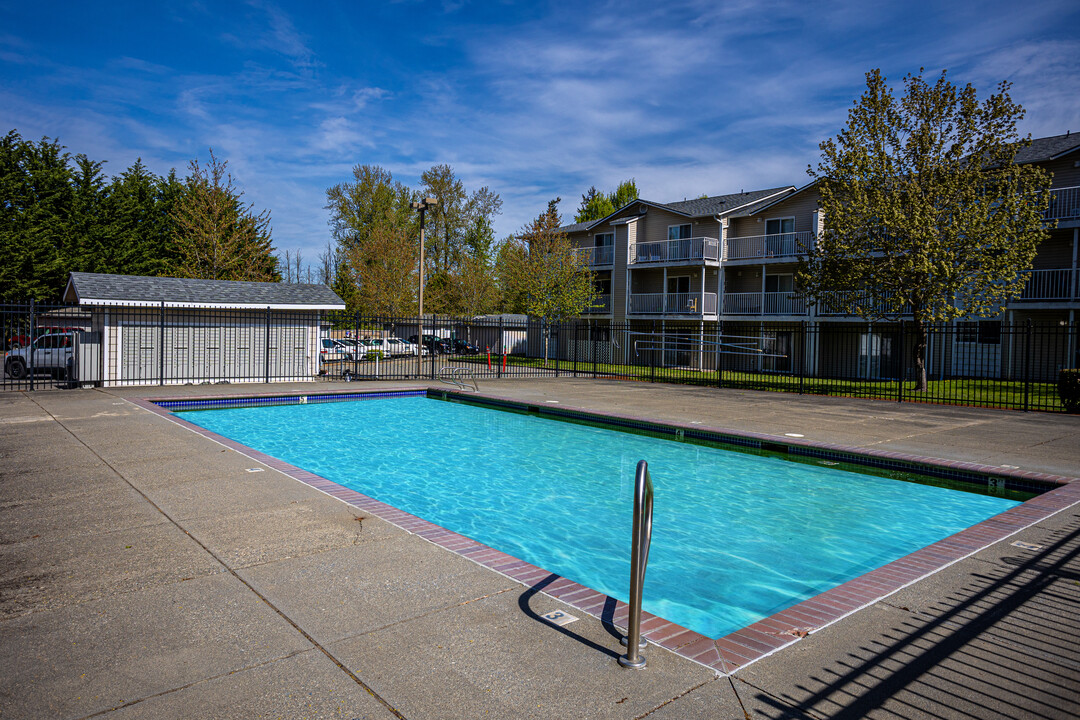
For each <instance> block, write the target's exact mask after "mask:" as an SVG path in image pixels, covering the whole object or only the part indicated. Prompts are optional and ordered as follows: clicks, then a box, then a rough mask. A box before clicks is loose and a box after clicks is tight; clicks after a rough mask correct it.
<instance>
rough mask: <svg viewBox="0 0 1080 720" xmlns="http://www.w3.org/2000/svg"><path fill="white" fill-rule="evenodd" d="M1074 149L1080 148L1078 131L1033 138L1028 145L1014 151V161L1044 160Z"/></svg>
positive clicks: (1031, 161)
mask: <svg viewBox="0 0 1080 720" xmlns="http://www.w3.org/2000/svg"><path fill="white" fill-rule="evenodd" d="M1075 150H1080V133H1077V134H1076V135H1073V134H1072V133H1068V134H1065V135H1052V136H1051V137H1044V138H1034V139H1032V141H1031V144H1030V145H1028V146H1027V147H1026V148H1023V149H1021V150H1020V152H1018V153H1016V162H1017V163H1033V162H1046V161H1047V160H1053V159H1054V158H1056V157H1058V156H1059V155H1064V154H1066V153H1069V152H1072V151H1075Z"/></svg>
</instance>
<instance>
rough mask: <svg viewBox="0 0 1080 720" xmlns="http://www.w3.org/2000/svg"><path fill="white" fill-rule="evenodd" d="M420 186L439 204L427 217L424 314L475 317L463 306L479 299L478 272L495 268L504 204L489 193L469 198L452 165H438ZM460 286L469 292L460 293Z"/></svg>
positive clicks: (472, 310)
mask: <svg viewBox="0 0 1080 720" xmlns="http://www.w3.org/2000/svg"><path fill="white" fill-rule="evenodd" d="M420 180H421V183H422V186H421V189H420V190H421V195H423V196H424V197H434V198H435V200H436V203H437V204H436V205H435V206H434V207H433V208H432V209H431V210H430V211H428V216H427V228H426V229H427V232H426V244H425V249H426V252H425V269H424V272H425V274H426V278H427V281H426V283H425V287H424V305H425V309H426V310H430V311H432V312H436V313H444V314H452V315H460V314H466V313H476V312H478V311H477V310H476V309H475V308H472V307H468V306H467V305H465V304H464V303H465V302H466V298H467V297H472V296H475V291H476V289H477V286H476V282H475V281H476V280H478V278H477V276H476V272H477V270H479V269H483V268H490V267H491V264H492V257H491V251H492V250H491V249H492V245H493V244H494V233H493V231H492V229H491V221H492V218H494V216H495V215H498V214H499V212H500V211H501V209H502V199H501V198H500V197H499V195H498V194H497V193H494V192H492V191H491V190H490V189H489V188H487V187H482V188H480V189H479V190H476V191H474V192H472V193H469V192H468V191H467V190H466V189H465V184H464V183H463V182H462V181H461V180H460V179H458V178H457V177H456V176H455V175H454V171H453V168H451V167H450V166H449V165H435V166H434V167H432V168H430V169H429V170H427V171H425V172H424V174H423V175H421V176H420ZM462 282H467V283H469V284H470V288H469V289H468V290H466V289H465V288H462V287H459V284H460V283H462Z"/></svg>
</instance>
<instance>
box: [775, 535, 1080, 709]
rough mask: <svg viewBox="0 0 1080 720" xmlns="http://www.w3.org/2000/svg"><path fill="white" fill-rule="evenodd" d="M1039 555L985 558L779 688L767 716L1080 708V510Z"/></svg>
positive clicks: (1019, 551) (1022, 552)
mask: <svg viewBox="0 0 1080 720" xmlns="http://www.w3.org/2000/svg"><path fill="white" fill-rule="evenodd" d="M1057 534H1058V535H1059V538H1058V539H1057V540H1056V541H1055V542H1053V544H1051V545H1048V546H1046V547H1045V548H1043V549H1042V550H1040V551H1038V552H1037V553H1036V554H1035V555H1033V556H1030V557H1025V555H1026V554H1027V552H1028V551H1024V550H1020V549H1017V555H1016V556H1011V557H1006V558H1003V559H1002V560H999V561H992V562H988V563H986V569H985V571H983V572H976V573H973V574H972V575H971V581H970V582H969V583H968V585H967V586H965V587H964V588H963V589H962V590H959V591H957V592H955V593H952V594H951V595H949V596H948V597H946V598H944V599H942V600H940V601H938V602H936V603H935V604H934V605H932V606H931V607H928V608H927V609H925V610H923V611H921V612H918V613H916V614H915V615H913V616H912V618H911V619H910V620H907V621H905V622H903V623H901V624H900V625H899V626H897V627H893V628H892V629H891V630H890V631H888V632H886V633H883V634H882V635H880V636H879V637H878V638H876V639H875V640H873V641H872V642H870V643H867V644H864V645H862V646H861V647H859V648H858V650H856V651H853V652H850V653H849V654H848V656H847V657H846V658H844V659H842V660H837V661H835V662H833V663H831V664H830V665H828V666H826V667H824V668H822V669H821V670H820V671H819V672H818V673H817V674H812V675H809V676H808V677H807V678H806V681H805V683H803V684H799V685H796V686H795V688H794V689H793V690H791V691H789V693H788V694H785V695H783V696H780V697H775V696H771V695H767V694H764V693H761V694H758V695H757V696H756V699H757V700H758V701H759V703H760V706H759V707H761V708H762V709H763V711H764V714H765V716H766V717H769V718H774V719H777V720H778V719H780V718H806V717H828V718H834V719H839V720H847V719H851V720H854V719H855V718H865V717H904V718H910V717H931V718H991V717H994V718H997V717H1014V718H1046V719H1047V720H1049V719H1052V718H1053V719H1056V718H1075V717H1078V716H1080V676H1078V672H1077V669H1078V668H1080V622H1078V621H1080V515H1074V516H1073V517H1072V519H1071V520H1070V523H1069V527H1068V528H1067V529H1065V530H1063V531H1059V532H1058V533H1057Z"/></svg>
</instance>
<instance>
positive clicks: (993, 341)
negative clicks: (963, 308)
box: [956, 320, 1001, 345]
mask: <svg viewBox="0 0 1080 720" xmlns="http://www.w3.org/2000/svg"><path fill="white" fill-rule="evenodd" d="M956 342H962V343H978V344H979V345H1000V344H1001V322H1000V321H998V320H979V321H978V322H958V323H956Z"/></svg>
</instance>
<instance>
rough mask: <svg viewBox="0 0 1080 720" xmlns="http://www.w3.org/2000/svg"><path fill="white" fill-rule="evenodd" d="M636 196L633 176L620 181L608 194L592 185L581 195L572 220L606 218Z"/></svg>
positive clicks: (580, 221)
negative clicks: (579, 203)
mask: <svg viewBox="0 0 1080 720" xmlns="http://www.w3.org/2000/svg"><path fill="white" fill-rule="evenodd" d="M637 198H638V189H637V184H636V183H635V182H634V179H633V178H630V179H629V180H624V181H622V182H621V183H619V185H618V187H616V188H615V191H614V192H611V193H608V194H604V193H602V192H600V191H599V190H597V189H596V186H595V185H594V186H592V187H590V188H589V191H588V192H587V193H585V194H584V195H582V196H581V205H579V206H578V211H577V214H576V215H574V222H577V223H582V222H589V221H590V220H599V219H601V218H606V217H607V216H608V215H610V214H611V213H613V212H615V211H616V210H619V209H621V208H623V207H625V206H626V205H628V204H630V203H632V202H633V201H634V200H637Z"/></svg>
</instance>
